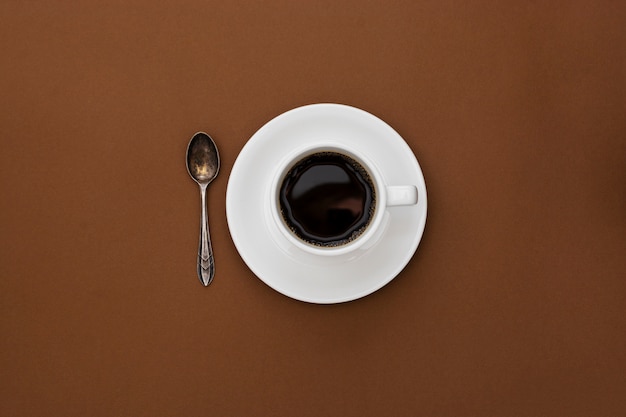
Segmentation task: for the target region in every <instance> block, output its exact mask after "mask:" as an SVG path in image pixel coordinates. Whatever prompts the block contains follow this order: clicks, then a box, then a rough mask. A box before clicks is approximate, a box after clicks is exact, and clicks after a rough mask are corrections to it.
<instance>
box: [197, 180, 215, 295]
mask: <svg viewBox="0 0 626 417" xmlns="http://www.w3.org/2000/svg"><path fill="white" fill-rule="evenodd" d="M200 197H201V199H202V218H201V220H200V243H199V245H198V278H199V279H200V282H201V283H202V285H204V286H205V287H206V286H208V285H209V284H210V283H211V281H213V276H214V275H215V264H214V262H213V248H212V247H211V236H210V234H209V218H208V216H207V210H206V185H204V186H203V185H201V186H200Z"/></svg>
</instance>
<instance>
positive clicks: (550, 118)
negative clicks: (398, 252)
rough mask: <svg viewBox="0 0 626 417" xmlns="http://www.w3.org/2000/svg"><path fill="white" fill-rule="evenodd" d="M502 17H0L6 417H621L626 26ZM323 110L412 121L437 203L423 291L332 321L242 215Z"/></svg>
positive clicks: (348, 7) (7, 5) (478, 11)
mask: <svg viewBox="0 0 626 417" xmlns="http://www.w3.org/2000/svg"><path fill="white" fill-rule="evenodd" d="M505 3H506V2H495V1H494V2H486V1H478V2H447V1H443V2H441V1H432V2H414V1H366V2H358V1H354V2H348V1H330V0H329V1H265V2H253V1H231V0H229V1H183V2H180V1H176V2H175V1H172V2H151V1H128V0H122V1H107V2H101V4H100V5H96V2H79V1H76V2H65V1H49V2H24V1H9V0H4V1H2V2H1V3H0V20H1V21H2V25H0V51H1V53H2V57H1V58H0V59H1V69H0V71H1V72H0V89H1V97H2V98H1V104H0V106H1V108H0V110H1V112H0V113H1V114H0V135H1V140H2V142H1V144H2V148H1V151H0V164H1V165H0V170H1V171H0V173H1V176H0V181H1V182H0V187H1V188H0V191H1V195H2V197H1V201H0V226H1V231H0V233H1V238H0V277H1V279H0V302H1V304H0V313H1V314H0V332H1V339H0V355H1V356H0V381H1V382H0V415H1V416H86V415H90V416H121V415H128V416H197V415H214V416H249V415H268V416H269V415H272V416H319V415H328V416H331V415H332V416H382V415H390V416H391V415H397V416H416V415H423V416H618V415H626V317H625V315H626V281H625V275H626V261H625V252H626V251H625V249H626V187H625V185H626V140H625V137H626V116H625V115H626V98H625V97H626V29H625V27H626V24H625V22H626V3H624V2H620V1H615V2H609V1H604V2H592V1H589V2H548V3H549V4H550V5H543V4H542V3H543V2H517V3H514V4H506V5H505ZM316 102H338V103H344V104H350V105H354V106H357V107H360V108H363V109H365V110H367V111H370V112H372V113H374V114H376V115H377V116H379V117H381V118H382V119H384V120H385V121H387V122H388V123H389V124H391V125H392V126H393V127H394V128H395V129H396V130H397V131H398V132H399V133H400V134H401V135H402V136H403V137H404V138H405V139H406V140H407V142H408V143H409V145H410V146H411V148H412V149H413V151H414V152H415V154H416V156H417V157H418V159H419V161H420V163H421V165H422V168H423V170H424V174H425V177H426V182H427V186H428V192H429V213H428V221H427V226H426V232H425V234H424V238H423V240H422V243H421V245H420V247H419V249H418V251H417V253H416V255H415V257H414V258H413V259H412V261H411V262H410V263H409V265H408V266H407V267H406V269H405V270H404V271H403V272H402V273H401V274H400V275H399V276H398V277H397V278H396V279H395V280H394V281H392V283H391V284H389V285H388V286H386V287H385V288H383V289H382V290H380V291H379V292H376V293H375V294H373V295H371V296H369V297H366V298H364V299H361V300H358V301H355V302H351V303H346V304H340V305H331V306H319V305H311V304H306V303H302V302H298V301H294V300H292V299H289V298H287V297H284V296H282V295H281V294H279V293H277V292H275V291H273V290H271V289H270V288H269V287H267V286H266V285H265V284H263V283H262V282H261V281H260V280H258V279H257V278H256V277H255V276H254V275H253V274H252V273H251V272H250V270H249V269H248V268H247V267H246V265H245V264H244V263H243V261H242V260H241V258H240V257H239V255H238V253H237V251H236V249H235V247H234V245H233V243H232V241H231V239H230V236H229V233H228V228H227V224H226V215H225V193H226V187H227V182H228V176H229V173H230V170H231V167H232V165H233V163H234V161H235V159H236V157H237V155H238V153H239V151H240V150H241V148H242V147H243V146H244V144H245V143H246V141H247V140H248V138H249V137H250V136H251V135H252V134H253V133H254V132H255V131H256V130H257V129H258V128H259V127H260V126H262V125H263V124H264V123H265V122H267V121H268V120H270V119H271V118H272V117H274V116H276V115H278V114H280V113H282V112H284V111H286V110H288V109H291V108H293V107H297V106H300V105H304V104H309V103H316ZM197 130H206V131H207V132H209V133H210V134H211V135H212V136H213V137H214V139H215V140H216V142H217V143H218V145H219V148H220V152H221V156H222V170H221V172H220V175H219V177H218V179H217V180H216V181H215V182H214V183H213V184H212V186H211V187H210V189H209V204H210V208H209V213H210V214H209V215H210V223H211V231H212V236H213V240H214V242H213V243H214V249H215V256H216V263H217V274H216V278H215V281H214V283H213V284H212V285H211V286H210V287H209V288H203V287H202V286H201V285H200V284H199V283H198V280H197V278H196V272H195V261H196V249H197V233H198V218H199V196H198V190H197V187H196V185H195V184H194V183H193V182H192V181H191V179H190V178H189V177H188V176H187V172H186V170H185V166H184V153H185V149H186V145H187V141H188V140H189V138H190V137H191V135H192V134H193V133H194V132H196V131H197Z"/></svg>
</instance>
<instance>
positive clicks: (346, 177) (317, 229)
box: [266, 141, 418, 256]
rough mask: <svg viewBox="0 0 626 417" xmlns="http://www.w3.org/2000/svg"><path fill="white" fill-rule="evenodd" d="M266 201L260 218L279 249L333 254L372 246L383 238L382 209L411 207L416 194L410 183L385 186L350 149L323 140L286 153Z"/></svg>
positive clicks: (373, 168) (373, 167) (363, 158)
mask: <svg viewBox="0 0 626 417" xmlns="http://www.w3.org/2000/svg"><path fill="white" fill-rule="evenodd" d="M268 201H269V204H267V205H266V210H268V211H269V213H268V216H266V218H268V221H269V222H270V223H271V224H272V226H273V227H271V228H270V230H271V231H272V234H273V237H274V240H275V241H277V243H279V244H280V246H282V247H284V246H285V243H286V242H288V245H290V246H291V247H293V248H298V249H300V250H302V251H304V252H307V253H310V254H312V255H321V256H336V255H343V254H347V253H350V252H353V251H355V250H358V249H366V248H369V247H371V246H373V245H374V244H375V243H376V242H377V241H378V239H379V238H380V237H381V236H382V235H383V232H384V229H385V227H386V223H387V219H388V216H389V213H390V212H389V211H388V210H387V209H388V208H390V207H394V206H410V205H415V204H417V201H418V194H417V188H416V186H415V185H410V184H409V185H404V184H387V183H386V182H385V180H384V176H383V175H382V174H381V172H380V171H379V170H378V168H377V167H376V165H375V163H374V162H372V160H371V159H369V158H368V157H367V156H365V155H364V154H363V153H361V152H359V150H357V149H355V148H354V147H351V146H347V145H345V144H343V143H341V142H334V141H329V142H324V143H316V144H314V145H308V146H304V147H301V148H298V149H295V150H294V151H293V152H291V153H289V154H288V155H286V156H285V157H284V158H283V159H282V160H281V161H280V163H279V164H278V166H277V167H276V171H275V175H274V176H273V179H272V182H271V185H270V187H269V192H268ZM278 241H280V242H278Z"/></svg>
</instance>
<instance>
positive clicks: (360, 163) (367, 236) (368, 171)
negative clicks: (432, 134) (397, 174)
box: [266, 142, 418, 256]
mask: <svg viewBox="0 0 626 417" xmlns="http://www.w3.org/2000/svg"><path fill="white" fill-rule="evenodd" d="M320 154H323V155H329V154H332V155H340V156H343V157H346V158H345V160H346V161H351V162H355V163H356V164H354V165H356V166H357V170H358V171H362V172H364V177H366V178H368V181H367V184H368V185H369V186H370V187H369V189H371V192H372V197H373V198H372V199H371V204H370V205H369V206H367V207H365V210H367V211H368V213H369V218H368V221H367V222H366V223H365V224H364V225H363V227H361V228H360V229H359V230H358V231H357V232H355V233H354V235H353V236H351V237H350V238H347V239H338V240H337V241H332V239H331V241H330V242H329V243H327V244H320V243H319V242H312V241H311V239H307V238H305V237H303V236H302V234H299V233H297V232H296V231H295V229H294V227H293V222H292V221H291V219H290V218H289V217H288V216H286V215H285V210H286V207H285V206H286V203H285V199H284V194H285V193H284V190H285V181H286V180H287V178H288V177H289V178H292V177H293V175H294V172H295V171H294V170H295V169H297V167H299V166H301V165H302V163H303V162H302V161H307V160H310V159H311V156H312V155H320ZM351 186H352V185H346V186H345V187H344V188H342V191H340V193H342V192H344V190H345V193H350V192H351V191H350V187H351ZM281 194H282V196H283V198H281ZM322 197H323V195H322ZM322 197H319V196H318V197H315V198H314V199H313V201H312V202H311V204H312V205H313V204H316V202H317V199H318V198H322ZM335 197H337V196H336V195H335ZM340 197H342V196H340ZM346 197H348V198H349V196H346ZM268 199H269V204H267V205H266V210H269V213H266V214H267V216H266V218H268V219H269V221H270V222H272V223H273V226H274V227H273V228H271V230H272V231H273V232H272V233H273V234H274V236H273V237H274V240H275V241H277V242H278V241H279V240H280V241H281V242H285V241H287V242H289V244H290V245H291V246H293V247H295V248H298V249H300V250H302V251H304V252H307V253H310V254H312V255H321V256H336V255H344V254H347V253H350V252H353V251H355V250H358V249H363V248H369V247H371V246H372V245H374V244H375V243H376V241H377V240H378V239H379V238H380V237H381V236H382V234H383V231H384V229H385V227H386V223H387V217H388V216H389V213H390V212H389V211H388V210H387V209H388V208H389V207H393V206H410V205H415V204H417V200H418V195H417V188H416V186H415V185H410V184H409V185H398V184H387V183H386V182H385V180H384V177H383V175H382V174H381V173H380V171H379V170H378V168H377V167H376V165H375V164H374V163H372V161H371V160H369V159H368V158H367V157H366V156H365V155H363V154H362V153H361V152H359V151H358V150H357V149H354V148H353V147H350V146H346V145H345V144H343V143H340V142H324V143H317V144H315V145H310V146H305V147H302V148H299V149H296V150H294V151H293V152H291V153H290V154H288V155H287V156H286V157H285V158H283V159H282V160H281V162H280V163H279V164H278V166H277V167H276V171H275V175H274V176H273V179H272V182H271V185H270V187H269V192H268ZM311 210H317V209H316V208H315V207H311ZM391 215H392V214H391ZM328 221H329V222H332V221H333V220H328ZM313 240H314V239H313ZM281 242H278V243H281ZM281 246H284V245H281Z"/></svg>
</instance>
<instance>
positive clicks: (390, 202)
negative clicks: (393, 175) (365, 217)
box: [387, 185, 417, 207]
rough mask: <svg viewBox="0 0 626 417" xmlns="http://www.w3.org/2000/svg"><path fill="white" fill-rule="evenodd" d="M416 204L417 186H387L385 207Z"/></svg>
mask: <svg viewBox="0 0 626 417" xmlns="http://www.w3.org/2000/svg"><path fill="white" fill-rule="evenodd" d="M415 204H417V187H416V186H414V185H391V186H387V207H391V206H413V205H415Z"/></svg>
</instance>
